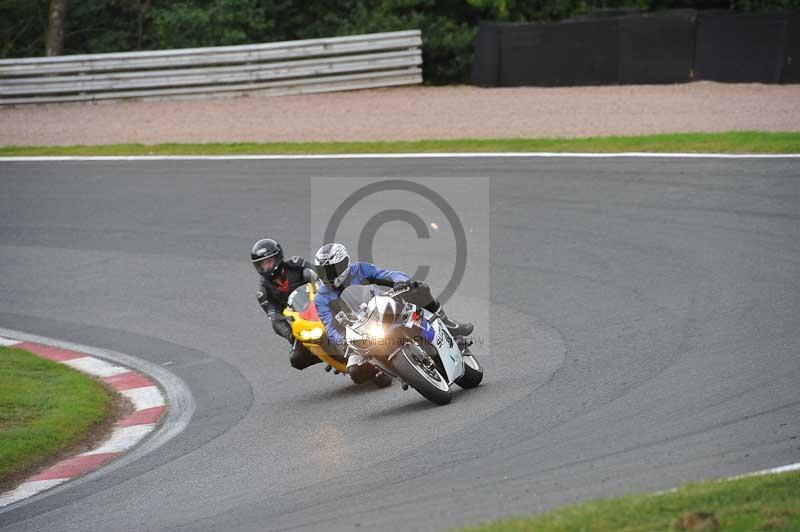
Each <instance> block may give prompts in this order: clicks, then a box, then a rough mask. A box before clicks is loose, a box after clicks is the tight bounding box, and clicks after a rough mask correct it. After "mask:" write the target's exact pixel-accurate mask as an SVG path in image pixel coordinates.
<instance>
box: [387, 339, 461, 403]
mask: <svg viewBox="0 0 800 532" xmlns="http://www.w3.org/2000/svg"><path fill="white" fill-rule="evenodd" d="M414 350H418V351H419V352H420V353H423V354H424V352H423V351H422V350H421V349H420V347H419V346H418V345H416V344H414V343H411V344H408V345H406V346H405V347H403V348H402V349H401V350H400V352H399V353H397V355H395V357H394V358H393V359H392V365H393V366H394V369H395V371H396V372H397V375H398V376H400V378H402V379H403V380H404V381H405V382H406V383H407V384H408V385H409V386H411V387H412V388H414V389H415V390H417V391H418V392H419V393H420V395H422V396H423V397H424V398H425V399H427V400H429V401H431V402H433V403H436V404H437V405H446V404H448V403H449V402H450V400H451V399H452V398H453V393H452V392H451V391H450V385H448V384H447V380H445V378H444V377H442V375H441V374H440V373H439V371H438V370H434V373H435V376H433V375H431V374H430V373H429V372H428V371H426V370H425V368H423V367H422V366H420V365H419V363H418V362H416V357H415V356H414ZM436 381H438V383H439V384H438V385H437V384H434V382H436Z"/></svg>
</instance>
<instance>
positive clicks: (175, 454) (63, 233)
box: [0, 158, 800, 532]
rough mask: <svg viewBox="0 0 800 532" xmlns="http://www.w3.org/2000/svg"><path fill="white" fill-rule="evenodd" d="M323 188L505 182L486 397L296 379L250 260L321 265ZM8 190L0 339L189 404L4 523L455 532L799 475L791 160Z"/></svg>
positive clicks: (11, 185) (498, 191) (112, 178)
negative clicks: (577, 504)
mask: <svg viewBox="0 0 800 532" xmlns="http://www.w3.org/2000/svg"><path fill="white" fill-rule="evenodd" d="M313 176H378V177H411V176H418V177H422V176H424V177H429V178H431V179H435V178H436V177H448V176H455V177H460V178H465V179H467V178H470V177H488V178H490V187H491V189H490V191H491V193H490V198H489V201H490V207H491V212H490V250H491V257H492V264H491V291H490V294H491V295H490V298H489V299H490V300H489V301H483V304H484V305H486V306H487V307H486V308H488V309H489V310H490V311H491V312H492V321H491V328H490V334H489V341H488V343H487V344H486V345H485V346H484V348H483V352H482V353H481V354H482V355H483V356H482V359H481V360H482V361H483V363H484V365H485V367H486V379H485V381H484V384H483V385H482V386H481V387H480V388H478V389H477V390H473V391H470V392H464V393H460V394H458V395H457V396H456V398H455V399H454V401H453V403H452V404H451V405H449V406H447V407H441V408H437V407H433V406H429V405H428V404H426V403H425V402H424V401H422V400H421V398H420V397H419V396H418V395H416V394H414V393H413V392H405V393H404V392H401V391H400V389H399V387H397V386H394V387H392V388H390V389H388V390H377V389H365V388H355V387H353V386H348V385H346V384H345V383H344V382H343V381H342V380H340V379H338V378H334V377H333V376H331V375H328V374H325V373H323V372H322V371H321V370H319V369H318V367H317V368H311V369H310V370H308V371H305V372H303V373H299V372H297V371H295V370H293V369H291V368H290V367H289V366H288V364H287V360H286V345H285V344H284V343H282V342H279V341H277V340H276V339H275V338H274V336H273V334H272V332H271V330H270V329H269V327H268V326H267V325H266V324H265V322H264V318H263V315H262V314H261V311H260V310H259V309H258V308H257V306H256V304H255V301H254V293H253V292H254V283H255V279H254V275H255V274H254V272H253V271H252V268H251V266H250V265H249V264H248V262H247V259H246V251H247V250H248V248H249V245H250V243H251V241H252V239H253V238H254V237H255V236H258V235H261V234H263V233H264V232H270V233H272V234H276V235H280V236H281V237H282V239H283V241H284V244H285V246H286V247H287V248H288V249H289V250H291V251H293V252H301V253H302V252H308V248H309V247H310V246H311V243H310V242H309V237H308V236H307V235H308V234H309V230H308V224H309V219H310V213H309V209H310V201H309V197H310V178H311V177H313ZM0 192H1V193H0V326H2V327H6V328H11V329H18V330H23V331H27V332H30V333H34V334H42V335H45V336H50V337H54V338H61V339H63V340H67V341H74V342H79V343H82V344H87V345H93V346H97V347H100V348H105V349H111V350H115V351H119V352H123V353H129V354H132V355H136V356H138V357H141V358H144V359H146V360H149V361H151V362H155V363H159V364H164V363H166V364H168V366H167V367H168V368H169V369H170V370H171V371H172V372H174V373H175V374H176V375H178V376H179V377H181V378H182V379H183V380H184V382H186V384H187V385H188V386H189V388H190V389H191V391H192V393H193V395H194V398H195V401H196V411H195V415H194V418H193V419H192V421H191V423H190V424H189V426H188V428H187V429H186V430H185V431H184V432H183V433H181V434H180V435H179V436H177V437H176V438H175V439H173V440H171V441H170V442H168V443H167V444H166V445H164V446H163V447H161V448H160V449H158V450H157V451H155V452H153V453H152V454H150V455H147V456H145V457H144V458H142V459H140V460H138V461H136V462H134V463H133V464H130V465H127V466H125V467H122V468H119V469H117V470H114V471H112V472H111V473H109V474H108V475H105V476H102V477H100V478H99V479H96V480H92V481H91V482H84V483H80V484H78V485H76V486H75V487H73V488H70V489H66V490H63V491H61V492H59V493H56V494H54V495H52V496H50V497H46V498H44V499H42V500H40V501H36V502H33V503H30V504H28V505H25V506H22V507H20V508H17V509H13V510H12V511H10V512H2V513H0V529H2V530H4V531H5V530H15V531H31V532H33V531H37V532H38V531H48V530H59V531H103V532H112V531H130V530H137V531H151V530H152V531H155V530H159V531H161V530H175V531H177V530H186V531H203V530H231V531H256V530H290V529H304V530H352V529H353V528H354V527H356V526H360V528H361V529H367V530H371V529H383V530H412V529H413V530H440V529H444V528H448V527H453V526H458V525H465V524H471V523H476V522H479V521H483V520H487V519H493V518H497V517H503V516H509V515H514V514H527V513H531V512H537V511H541V510H545V509H549V508H553V507H556V506H560V505H564V504H567V503H571V502H573V501H577V500H584V499H587V498H596V497H604V496H610V495H616V494H621V493H628V492H640V491H649V490H660V489H665V488H670V487H672V486H675V485H677V484H680V483H682V482H684V481H689V480H696V479H704V478H715V477H722V476H728V475H735V474H740V473H745V472H748V471H754V470H759V469H764V468H768V467H773V466H778V465H783V464H788V463H793V462H797V461H800V164H799V163H798V162H797V161H796V160H789V159H785V160H784V159H774V160H720V159H691V160H682V159H647V158H639V159H502V158H500V159H409V160H402V159H392V160H380V159H370V160H336V161H327V160H311V161H297V160H295V161H279V160H278V161H276V160H273V161H223V162H213V161H200V162H190V161H178V162H157V161H155V162H58V163H55V162H52V163H39V162H36V163H18V162H15V163H10V162H0ZM434 266H436V264H434ZM468 292H469V287H465V286H462V287H461V288H460V294H461V295H462V296H463V297H462V298H461V299H458V298H455V299H454V300H453V302H452V304H451V305H450V306H449V307H450V313H451V315H456V316H464V315H467V314H469V311H470V309H469V306H470V305H472V304H475V303H474V302H471V303H465V302H467V301H469V300H468V299H467V298H468V297H469V294H468ZM478 325H479V327H480V326H484V327H486V325H487V324H478Z"/></svg>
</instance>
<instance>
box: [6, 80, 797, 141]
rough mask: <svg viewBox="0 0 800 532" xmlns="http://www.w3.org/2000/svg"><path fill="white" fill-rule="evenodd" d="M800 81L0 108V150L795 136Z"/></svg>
mask: <svg viewBox="0 0 800 532" xmlns="http://www.w3.org/2000/svg"><path fill="white" fill-rule="evenodd" d="M798 129H800V85H761V84H721V83H711V82H696V83H689V84H681V85H632V86H604V87H558V88H541V87H525V88H502V89H481V88H477V87H469V86H452V87H424V86H418V87H401V88H391V89H390V88H387V89H374V90H363V91H351V92H337V93H326V94H307V95H298V96H259V95H258V94H257V93H254V94H251V95H248V96H244V97H242V96H239V97H231V98H213V99H202V100H200V99H192V100H161V101H154V100H149V101H143V100H142V101H116V102H103V103H69V104H48V105H36V106H18V107H13V108H0V145H20V146H24V145H27V146H36V145H44V146H56V145H75V144H116V143H147V144H155V143H163V142H304V141H392V140H419V139H448V138H476V139H479V138H511V137H584V136H602V135H646V134H654V133H679V132H718V131H730V130H759V131H797V130H798Z"/></svg>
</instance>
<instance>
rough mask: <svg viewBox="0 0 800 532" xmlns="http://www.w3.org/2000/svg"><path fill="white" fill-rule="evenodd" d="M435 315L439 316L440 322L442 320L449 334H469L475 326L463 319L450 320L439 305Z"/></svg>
mask: <svg viewBox="0 0 800 532" xmlns="http://www.w3.org/2000/svg"><path fill="white" fill-rule="evenodd" d="M436 315H437V316H439V318H441V320H442V322H444V325H445V327H447V330H449V331H450V334H452V335H453V336H469V335H470V334H472V329H474V328H475V327H474V326H473V325H472V323H470V322H468V321H465V322H463V323H460V322H457V321H455V320H451V319H450V318H448V317H447V314H445V313H444V307H442V306H441V305H439V310H437V311H436Z"/></svg>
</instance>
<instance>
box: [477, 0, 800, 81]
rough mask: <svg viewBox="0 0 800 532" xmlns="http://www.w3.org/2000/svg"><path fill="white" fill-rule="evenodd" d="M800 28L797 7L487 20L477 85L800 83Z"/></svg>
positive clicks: (479, 41) (481, 31) (482, 31)
mask: <svg viewBox="0 0 800 532" xmlns="http://www.w3.org/2000/svg"><path fill="white" fill-rule="evenodd" d="M799 30H800V14H798V13H797V12H777V13H757V14H752V13H730V12H718V11H715V12H697V11H694V10H677V11H661V12H653V13H645V14H632V15H625V16H614V17H609V16H603V17H597V18H588V17H581V18H578V19H573V20H567V21H563V22H559V23H535V24H512V23H483V24H481V26H480V28H479V31H478V37H477V39H476V49H475V55H474V62H473V70H472V83H473V84H475V85H479V86H485V87H494V86H502V87H514V86H526V85H535V86H568V85H596V84H615V83H624V84H636V83H682V82H687V81H692V80H698V79H703V80H712V81H732V82H761V83H796V82H798V78H800V65H798V64H797V63H798V61H800V38H799V37H798V31H799Z"/></svg>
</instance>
